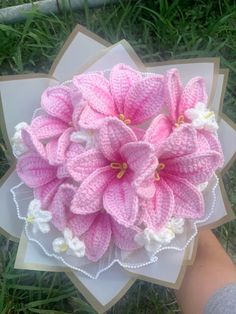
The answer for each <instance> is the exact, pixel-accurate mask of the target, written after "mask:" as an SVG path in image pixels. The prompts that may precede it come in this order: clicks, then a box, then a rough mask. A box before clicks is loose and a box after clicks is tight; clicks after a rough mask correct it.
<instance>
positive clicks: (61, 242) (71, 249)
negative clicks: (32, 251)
mask: <svg viewBox="0 0 236 314" xmlns="http://www.w3.org/2000/svg"><path fill="white" fill-rule="evenodd" d="M63 236H64V238H62V237H61V238H56V239H55V240H53V242H52V246H53V250H54V252H55V253H63V252H66V253H67V254H68V255H75V256H77V257H83V256H84V255H85V244H84V242H83V241H81V240H80V239H79V238H78V237H73V234H72V231H71V230H70V229H68V228H66V229H65V230H64V231H63Z"/></svg>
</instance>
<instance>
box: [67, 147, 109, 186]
mask: <svg viewBox="0 0 236 314" xmlns="http://www.w3.org/2000/svg"><path fill="white" fill-rule="evenodd" d="M107 164H108V161H107V160H106V159H105V158H104V157H103V155H102V154H101V153H100V152H99V151H98V150H96V149H90V150H88V151H86V152H84V153H82V154H80V155H79V156H77V157H74V158H73V159H69V160H68V163H67V169H68V171H69V173H70V175H71V176H72V178H73V179H74V180H75V181H77V182H80V181H82V180H84V179H85V178H87V177H88V176H89V175H90V174H91V173H92V172H94V171H95V170H96V169H98V168H102V167H105V166H106V165H107Z"/></svg>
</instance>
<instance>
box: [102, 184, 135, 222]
mask: <svg viewBox="0 0 236 314" xmlns="http://www.w3.org/2000/svg"><path fill="white" fill-rule="evenodd" d="M103 206H104V208H105V210H106V211H107V212H108V213H109V214H110V215H111V216H112V217H113V219H115V220H116V221H117V222H118V223H119V224H122V225H124V226H125V227H130V226H133V225H134V223H135V220H136V217H137V214H138V197H137V195H136V193H135V191H134V189H133V188H132V186H131V184H130V182H128V181H127V180H125V179H122V180H119V179H117V178H115V179H113V180H112V181H111V182H110V183H109V185H108V187H107V188H106V189H105V192H104V195H103Z"/></svg>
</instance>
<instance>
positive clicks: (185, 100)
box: [165, 69, 224, 167]
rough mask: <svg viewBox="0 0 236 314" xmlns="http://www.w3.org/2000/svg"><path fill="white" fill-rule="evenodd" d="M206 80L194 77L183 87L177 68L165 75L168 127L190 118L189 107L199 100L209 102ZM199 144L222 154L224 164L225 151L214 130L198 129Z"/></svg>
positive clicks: (166, 121) (192, 106)
mask: <svg viewBox="0 0 236 314" xmlns="http://www.w3.org/2000/svg"><path fill="white" fill-rule="evenodd" d="M207 98H208V97H207V93H206V87H205V82H204V79H203V78H202V77H199V76H198V77H194V78H192V79H191V80H190V81H189V82H188V83H187V85H186V86H185V87H182V83H181V79H180V75H179V72H178V70H177V69H171V70H169V71H168V72H167V73H166V76H165V100H166V104H167V107H168V110H169V114H170V115H169V118H168V119H166V120H165V124H166V128H170V127H173V128H176V127H179V126H180V125H182V124H184V123H188V122H189V120H188V118H187V117H186V115H185V112H186V111H187V110H188V109H191V108H194V107H195V106H196V105H197V104H198V103H199V102H200V103H204V104H206V103H207ZM197 133H198V141H199V146H202V145H203V143H205V145H206V147H208V149H211V150H215V151H217V152H219V153H220V154H221V162H220V167H221V166H222V165H223V162H224V160H223V152H222V149H221V145H220V142H219V140H218V138H217V136H216V135H215V134H214V133H212V132H207V131H205V130H197Z"/></svg>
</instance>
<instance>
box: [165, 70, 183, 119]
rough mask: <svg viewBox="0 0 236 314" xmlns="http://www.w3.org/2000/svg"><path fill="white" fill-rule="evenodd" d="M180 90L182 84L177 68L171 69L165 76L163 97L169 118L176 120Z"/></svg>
mask: <svg viewBox="0 0 236 314" xmlns="http://www.w3.org/2000/svg"><path fill="white" fill-rule="evenodd" d="M181 92H182V84H181V80H180V75H179V71H178V69H171V70H169V71H168V72H167V73H166V77H165V97H166V105H167V107H168V110H169V112H170V116H171V119H172V120H173V121H176V120H177V118H178V105H179V101H180V96H181Z"/></svg>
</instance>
